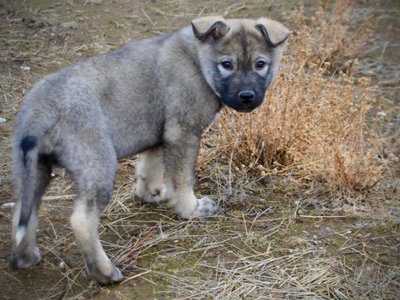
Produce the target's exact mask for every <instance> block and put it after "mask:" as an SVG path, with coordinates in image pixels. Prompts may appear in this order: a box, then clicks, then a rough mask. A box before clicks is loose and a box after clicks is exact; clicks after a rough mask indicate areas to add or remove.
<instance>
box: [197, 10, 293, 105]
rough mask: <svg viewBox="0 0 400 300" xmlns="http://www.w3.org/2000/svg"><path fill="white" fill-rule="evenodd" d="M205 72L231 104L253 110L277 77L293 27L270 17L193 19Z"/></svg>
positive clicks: (219, 93) (222, 96) (213, 87)
mask: <svg viewBox="0 0 400 300" xmlns="http://www.w3.org/2000/svg"><path fill="white" fill-rule="evenodd" d="M192 29H193V34H194V35H195V37H196V38H197V40H198V55H199V62H200V66H201V70H202V73H203V75H204V77H205V79H206V81H207V83H208V84H209V86H210V87H211V89H212V90H213V91H214V93H215V94H216V95H217V96H218V98H220V99H221V101H222V102H223V103H225V104H226V105H227V106H229V107H231V108H233V109H235V110H237V111H240V112H250V111H252V110H253V109H255V108H256V107H258V106H259V105H260V104H261V103H262V101H263V100H264V97H265V92H266V90H267V88H268V86H269V85H270V84H271V83H272V81H273V80H274V79H275V77H276V74H277V70H278V66H279V62H280V60H281V57H282V52H283V50H284V48H285V45H286V41H287V38H288V36H289V30H288V29H287V28H286V27H284V26H283V25H282V24H280V23H278V22H276V21H273V20H270V19H267V18H261V19H259V20H256V21H254V20H249V19H226V20H225V19H223V18H222V17H204V18H200V19H196V20H193V21H192Z"/></svg>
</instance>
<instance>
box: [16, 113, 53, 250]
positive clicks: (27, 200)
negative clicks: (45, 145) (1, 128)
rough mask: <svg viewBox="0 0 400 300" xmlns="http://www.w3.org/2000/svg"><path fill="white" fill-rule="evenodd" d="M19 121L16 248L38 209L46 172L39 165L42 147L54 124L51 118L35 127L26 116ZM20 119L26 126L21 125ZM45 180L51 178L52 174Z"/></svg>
mask: <svg viewBox="0 0 400 300" xmlns="http://www.w3.org/2000/svg"><path fill="white" fill-rule="evenodd" d="M21 115H22V116H21ZM18 117H19V120H18V118H17V124H16V131H15V132H14V141H13V147H14V149H13V167H14V170H13V181H14V184H15V188H16V190H17V196H18V199H17V206H16V214H18V210H19V217H18V216H17V215H16V216H15V218H17V220H18V226H17V228H16V231H15V232H14V239H15V240H14V241H15V246H18V245H19V244H20V243H21V241H22V240H23V238H24V236H25V234H26V232H27V227H28V226H29V224H28V223H29V220H30V218H31V214H32V211H33V209H38V208H39V202H40V197H41V193H42V186H43V182H42V181H43V180H44V179H43V172H45V171H44V170H42V168H43V165H41V163H40V161H39V160H40V143H41V140H42V137H43V136H44V134H45V132H46V131H47V130H48V129H49V128H51V126H53V125H54V123H55V120H54V119H53V120H51V118H49V119H47V120H42V122H40V124H37V123H36V124H35V122H31V121H30V120H29V118H24V116H23V114H20V116H18ZM21 119H22V121H23V122H18V121H21ZM21 123H22V124H21ZM46 176H50V173H49V174H47V175H46Z"/></svg>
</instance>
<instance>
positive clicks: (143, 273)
mask: <svg viewBox="0 0 400 300" xmlns="http://www.w3.org/2000/svg"><path fill="white" fill-rule="evenodd" d="M150 272H151V270H147V271H144V272H142V273H139V274H136V275H133V276H131V277H129V278H127V279H125V280H124V281H122V283H121V284H124V283H126V282H128V281H130V280H132V279H135V278H138V277H140V276H143V275H145V274H147V273H150Z"/></svg>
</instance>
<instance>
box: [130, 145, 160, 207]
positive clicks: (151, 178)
mask: <svg viewBox="0 0 400 300" xmlns="http://www.w3.org/2000/svg"><path fill="white" fill-rule="evenodd" d="M163 155H164V153H163V149H162V147H158V148H156V149H152V150H148V151H146V152H145V153H143V154H141V156H140V160H139V163H138V164H137V167H136V173H137V175H138V179H137V180H138V182H137V185H136V193H137V195H138V196H139V198H140V199H141V200H142V201H144V202H147V203H159V202H161V201H164V200H166V199H167V188H166V185H165V183H164V172H165V171H164V157H163Z"/></svg>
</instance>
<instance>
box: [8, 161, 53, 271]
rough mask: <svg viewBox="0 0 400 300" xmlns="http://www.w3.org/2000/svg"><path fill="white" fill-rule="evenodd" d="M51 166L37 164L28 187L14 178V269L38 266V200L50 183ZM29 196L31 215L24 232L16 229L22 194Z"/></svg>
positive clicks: (41, 163) (42, 163) (12, 250)
mask: <svg viewBox="0 0 400 300" xmlns="http://www.w3.org/2000/svg"><path fill="white" fill-rule="evenodd" d="M50 174H51V166H50V165H49V164H47V163H46V162H39V163H38V167H37V168H36V169H35V170H32V171H31V176H30V180H29V183H28V185H25V184H24V183H22V182H21V180H20V178H16V181H17V182H16V189H17V195H18V200H17V204H16V206H15V210H14V217H13V221H12V249H11V257H10V264H11V265H12V266H13V267H15V268H28V267H31V266H34V265H36V264H38V263H39V262H40V260H41V256H40V251H39V248H38V247H37V245H36V230H37V228H38V224H39V222H38V211H39V204H40V199H41V197H42V195H43V193H44V191H45V189H46V187H47V185H48V184H49V182H50V178H51V176H50ZM23 193H26V194H29V196H30V197H34V199H33V208H32V214H31V216H30V218H29V221H28V223H27V227H26V232H24V233H22V232H20V230H21V229H18V224H19V219H20V215H21V197H22V194H23Z"/></svg>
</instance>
